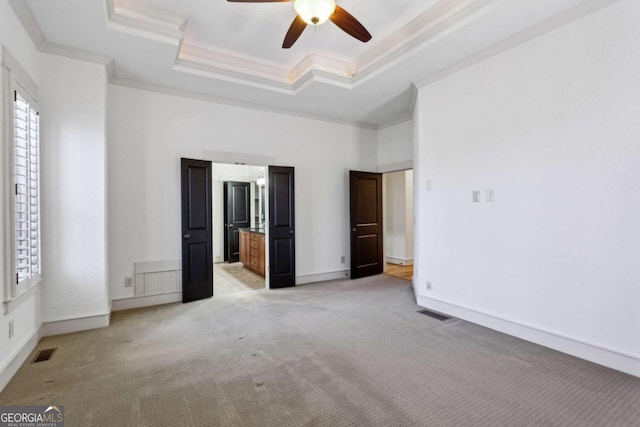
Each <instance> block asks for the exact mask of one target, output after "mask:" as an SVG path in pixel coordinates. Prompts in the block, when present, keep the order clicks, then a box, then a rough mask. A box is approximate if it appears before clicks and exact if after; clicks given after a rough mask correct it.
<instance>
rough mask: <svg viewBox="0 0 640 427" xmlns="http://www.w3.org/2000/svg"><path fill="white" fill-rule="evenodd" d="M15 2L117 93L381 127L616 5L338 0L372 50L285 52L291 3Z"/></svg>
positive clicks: (317, 37)
mask: <svg viewBox="0 0 640 427" xmlns="http://www.w3.org/2000/svg"><path fill="white" fill-rule="evenodd" d="M21 2H22V0H11V3H12V5H13V6H14V9H16V11H17V12H18V14H19V16H20V17H21V19H22V20H23V22H24V23H25V25H26V26H27V27H28V30H30V34H31V35H32V37H34V34H37V33H38V32H41V36H40V37H41V38H43V40H41V43H42V46H40V47H41V49H42V50H44V51H48V52H52V53H63V54H67V55H71V56H80V57H83V56H84V57H86V58H87V59H91V58H94V59H95V58H105V59H104V60H105V61H108V60H113V64H114V66H113V67H112V69H113V75H112V76H111V80H112V82H113V83H115V84H123V85H129V86H135V87H143V88H150V89H155V90H162V91H166V92H172V93H178V94H185V95H188V96H194V97H198V98H205V99H210V100H213V101H218V102H226V103H231V104H237V105H244V106H250V107H255V108H267V109H272V110H277V111H283V112H287V113H294V114H300V115H306V116H312V117H318V118H323V119H327V120H333V121H339V122H348V123H354V124H358V125H361V126H366V127H382V126H385V125H388V124H392V123H395V122H398V121H401V120H404V119H406V118H407V117H409V116H410V114H411V109H412V105H411V102H412V89H411V88H412V85H413V84H415V83H419V84H422V83H425V82H428V81H431V80H434V79H437V78H439V77H441V76H443V75H446V74H447V73H450V72H454V71H456V70H457V69H460V68H462V67H464V66H465V65H466V64H467V63H469V64H470V63H473V62H474V61H475V62H477V61H478V60H481V59H482V58H483V57H487V56H490V55H491V54H495V53H497V52H499V51H501V50H504V49H506V48H508V47H510V46H512V45H515V44H518V43H521V42H524V41H526V40H528V39H530V38H533V37H535V36H537V35H539V34H542V33H544V32H546V31H550V30H553V29H554V28H556V27H557V26H559V25H562V24H563V23H565V22H569V21H571V20H574V19H577V18H579V17H581V16H584V15H585V14H587V13H590V12H592V11H594V10H596V9H598V8H601V7H604V6H606V5H608V4H611V3H614V2H615V0H586V1H585V0H536V1H528V0H523V1H517V2H514V1H512V0H420V1H415V0H394V1H388V0H338V1H337V3H338V4H339V5H340V6H341V7H343V8H344V9H346V10H347V11H349V12H350V13H351V14H352V15H354V16H355V17H356V18H357V19H358V20H359V21H360V22H362V23H363V25H365V26H366V27H367V29H368V30H369V32H371V34H372V35H373V39H372V40H371V41H370V42H369V43H367V44H364V43H361V42H359V41H357V40H355V39H353V38H351V37H350V36H348V35H347V34H346V33H344V32H342V31H341V30H340V29H339V28H338V27H336V26H335V25H333V24H332V23H330V22H327V23H325V24H323V25H321V26H319V27H317V28H307V29H306V30H305V32H304V33H303V34H302V36H301V37H300V39H299V40H298V42H297V43H296V44H295V45H294V46H293V47H292V48H291V49H288V50H284V49H282V48H281V47H280V46H281V45H282V40H283V38H284V35H285V33H286V31H287V29H288V27H289V25H290V24H291V21H292V20H293V18H294V17H295V11H294V9H293V3H287V2H280V3H277V2H276V3H263V4H259V3H229V2H227V1H225V0H146V1H141V0H56V1H50V0H27V1H26V3H22V4H20V3H21ZM26 6H28V7H26ZM33 18H35V19H33ZM30 19H31V21H33V22H31V23H29V22H28V21H29V20H30ZM34 27H37V28H34ZM34 38H37V37H34ZM96 55H99V56H96Z"/></svg>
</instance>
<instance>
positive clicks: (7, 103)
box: [0, 48, 42, 302]
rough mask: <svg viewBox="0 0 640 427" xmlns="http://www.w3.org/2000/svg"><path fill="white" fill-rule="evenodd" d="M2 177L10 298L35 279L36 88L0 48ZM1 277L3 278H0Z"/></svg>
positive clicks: (37, 220)
mask: <svg viewBox="0 0 640 427" xmlns="http://www.w3.org/2000/svg"><path fill="white" fill-rule="evenodd" d="M0 70H1V71H2V73H1V76H2V81H3V84H4V85H3V90H2V95H3V96H2V98H3V99H2V101H3V108H2V110H3V116H2V118H3V121H2V122H3V124H4V126H3V145H4V147H2V148H3V153H6V156H3V161H2V162H1V163H0V170H1V171H2V176H4V177H7V178H9V179H6V180H3V184H2V187H3V188H1V191H0V195H2V197H0V198H1V199H2V206H3V208H4V209H2V212H1V213H0V218H2V220H1V221H0V222H2V223H3V226H4V229H5V230H6V231H7V235H6V236H5V239H6V245H5V246H4V248H5V249H6V252H4V257H3V258H4V259H3V260H2V261H3V266H2V267H3V270H4V271H5V272H6V276H7V279H8V280H3V282H4V283H5V286H6V287H5V292H4V301H5V302H11V301H13V300H15V299H17V298H18V296H20V295H21V294H23V293H25V291H27V290H28V289H29V288H31V287H32V286H33V285H35V284H37V283H39V282H40V280H41V271H42V266H41V257H40V251H41V245H40V115H39V114H38V102H37V101H36V100H37V96H38V89H37V87H36V85H35V84H34V82H33V80H31V78H30V77H29V75H28V74H27V73H26V72H25V71H24V69H23V68H22V67H21V66H20V64H19V63H18V62H17V61H16V60H15V59H14V58H13V56H11V54H10V53H9V52H8V50H7V49H6V48H2V68H0ZM3 279H4V278H3Z"/></svg>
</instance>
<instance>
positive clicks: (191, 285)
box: [181, 159, 213, 302]
mask: <svg viewBox="0 0 640 427" xmlns="http://www.w3.org/2000/svg"><path fill="white" fill-rule="evenodd" d="M181 182H182V302H189V301H196V300H199V299H204V298H209V297H211V296H213V252H212V237H211V162H207V161H203V160H191V159H182V160H181Z"/></svg>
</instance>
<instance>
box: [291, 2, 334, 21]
mask: <svg viewBox="0 0 640 427" xmlns="http://www.w3.org/2000/svg"><path fill="white" fill-rule="evenodd" d="M293 6H294V8H295V9H296V12H297V13H298V15H300V17H301V18H302V20H303V21H304V22H306V23H307V24H309V25H320V24H323V23H325V22H326V21H327V19H329V17H330V16H331V15H333V12H334V11H335V10H336V2H335V0H295V3H294V4H293Z"/></svg>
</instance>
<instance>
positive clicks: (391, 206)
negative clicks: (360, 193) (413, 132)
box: [382, 169, 414, 281]
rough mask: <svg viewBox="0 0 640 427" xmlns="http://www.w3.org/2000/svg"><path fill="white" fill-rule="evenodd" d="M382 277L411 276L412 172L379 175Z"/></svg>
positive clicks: (401, 277)
mask: <svg viewBox="0 0 640 427" xmlns="http://www.w3.org/2000/svg"><path fill="white" fill-rule="evenodd" d="M382 180H383V182H382V187H383V205H384V217H383V218H384V221H383V223H384V258H385V274H387V275H389V276H393V277H398V278H400V279H403V280H409V281H410V280H412V277H413V233H414V230H413V224H414V220H413V170H412V169H408V170H402V171H395V172H388V173H385V174H383V176H382Z"/></svg>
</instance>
